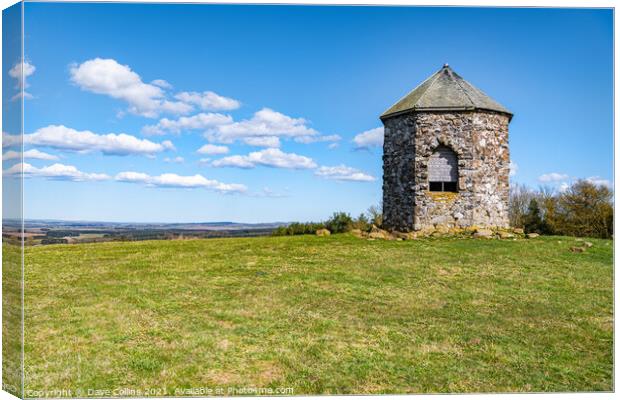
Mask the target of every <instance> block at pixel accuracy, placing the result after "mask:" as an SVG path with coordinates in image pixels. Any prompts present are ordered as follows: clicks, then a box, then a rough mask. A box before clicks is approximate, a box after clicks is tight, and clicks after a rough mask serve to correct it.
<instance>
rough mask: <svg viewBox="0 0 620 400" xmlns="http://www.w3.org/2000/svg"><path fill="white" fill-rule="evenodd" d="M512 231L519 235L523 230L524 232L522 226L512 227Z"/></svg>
mask: <svg viewBox="0 0 620 400" xmlns="http://www.w3.org/2000/svg"><path fill="white" fill-rule="evenodd" d="M512 231H513V232H514V233H516V234H519V235H523V232H524V231H523V228H514V229H513V230H512Z"/></svg>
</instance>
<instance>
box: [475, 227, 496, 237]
mask: <svg viewBox="0 0 620 400" xmlns="http://www.w3.org/2000/svg"><path fill="white" fill-rule="evenodd" d="M474 237H475V238H485V239H488V238H491V237H493V231H492V230H490V229H476V231H475V232H474Z"/></svg>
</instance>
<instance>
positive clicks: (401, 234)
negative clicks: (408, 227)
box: [392, 231, 409, 240]
mask: <svg viewBox="0 0 620 400" xmlns="http://www.w3.org/2000/svg"><path fill="white" fill-rule="evenodd" d="M392 235H394V236H396V240H399V239H400V240H409V234H408V233H407V232H398V231H395V232H392Z"/></svg>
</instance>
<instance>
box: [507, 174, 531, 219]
mask: <svg viewBox="0 0 620 400" xmlns="http://www.w3.org/2000/svg"><path fill="white" fill-rule="evenodd" d="M535 197H536V193H534V191H532V190H530V189H529V188H528V187H527V186H525V185H519V184H516V185H513V186H511V188H510V195H509V197H508V220H509V222H510V225H511V226H513V227H515V228H522V227H523V226H524V218H525V215H526V214H527V212H528V206H529V204H530V202H531V200H532V199H534V198H535Z"/></svg>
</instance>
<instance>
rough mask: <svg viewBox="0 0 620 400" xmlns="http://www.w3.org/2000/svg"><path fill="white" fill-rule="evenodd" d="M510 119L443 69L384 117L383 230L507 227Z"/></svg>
mask: <svg viewBox="0 0 620 400" xmlns="http://www.w3.org/2000/svg"><path fill="white" fill-rule="evenodd" d="M511 118H512V114H511V113H510V111H508V110H507V109H506V108H504V107H503V106H501V105H500V104H498V103H497V102H496V101H494V100H493V99H491V98H490V97H488V96H487V95H485V94H484V93H483V92H482V91H480V90H479V89H477V88H475V87H474V86H473V85H471V84H470V83H469V82H467V81H465V80H464V79H463V78H461V77H460V76H459V75H457V74H456V73H455V72H454V71H453V70H452V69H451V68H450V67H449V66H448V65H447V64H446V65H444V66H443V68H441V69H440V70H439V71H438V72H436V73H435V74H433V75H432V76H431V77H429V78H428V79H427V80H425V81H424V82H422V83H421V84H420V85H419V86H418V87H416V88H415V89H414V90H413V91H412V92H411V93H409V94H407V95H406V96H405V97H404V98H402V99H401V100H399V101H398V102H397V103H396V104H394V105H393V106H392V107H390V108H389V109H388V110H387V111H386V112H385V113H383V115H381V121H382V122H383V125H384V126H385V138H384V144H383V224H384V228H385V229H389V230H398V231H404V232H408V231H413V230H421V229H426V228H431V227H437V226H440V225H441V226H445V227H467V226H486V227H491V226H496V227H507V226H508V189H509V174H510V153H509V150H508V124H509V123H510V119H511Z"/></svg>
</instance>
